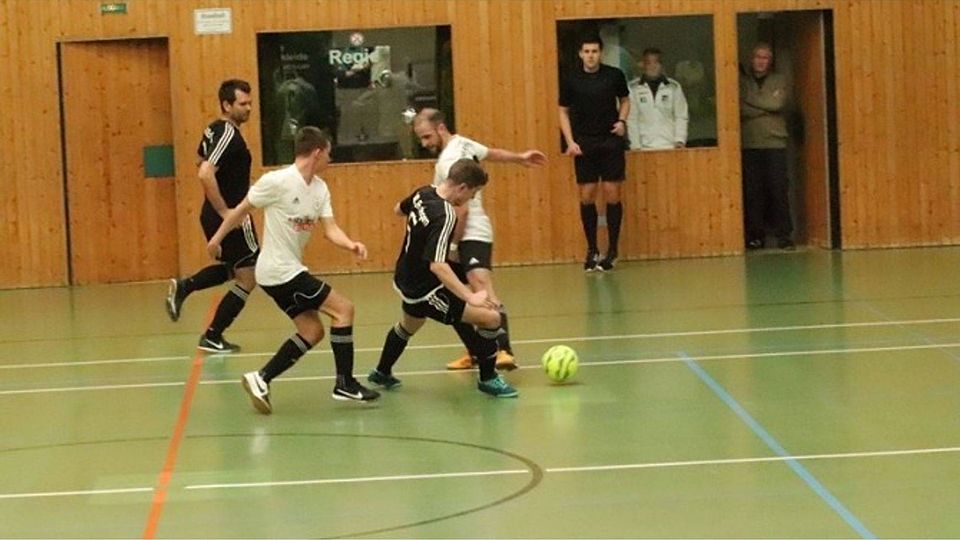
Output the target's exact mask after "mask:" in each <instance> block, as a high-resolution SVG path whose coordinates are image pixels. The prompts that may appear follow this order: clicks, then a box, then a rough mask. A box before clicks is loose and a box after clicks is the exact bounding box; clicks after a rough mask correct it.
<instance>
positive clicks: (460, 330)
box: [453, 322, 500, 381]
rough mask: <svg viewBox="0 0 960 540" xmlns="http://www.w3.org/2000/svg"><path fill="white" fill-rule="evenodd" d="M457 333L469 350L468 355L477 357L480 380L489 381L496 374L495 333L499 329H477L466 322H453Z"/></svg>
mask: <svg viewBox="0 0 960 540" xmlns="http://www.w3.org/2000/svg"><path fill="white" fill-rule="evenodd" d="M453 327H454V329H455V330H456V331H457V335H459V336H460V339H461V340H462V341H463V344H464V345H466V347H467V350H468V351H470V356H473V357H474V358H476V359H477V365H478V367H479V368H480V380H481V381H489V380H490V379H493V378H494V377H496V376H497V370H496V364H497V334H499V333H500V329H499V328H497V329H496V330H485V329H482V328H480V329H477V328H474V327H473V326H471V325H469V324H467V323H462V322H460V323H455V324H454V325H453Z"/></svg>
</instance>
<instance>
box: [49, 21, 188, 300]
mask: <svg viewBox="0 0 960 540" xmlns="http://www.w3.org/2000/svg"><path fill="white" fill-rule="evenodd" d="M61 77H62V78H61V80H62V88H63V92H62V99H63V112H64V124H63V130H64V133H63V134H64V146H65V152H64V154H65V161H66V165H65V167H66V183H67V198H68V202H67V209H68V212H69V227H70V232H69V242H70V264H71V270H72V281H73V283H77V284H82V283H112V282H124V281H143V280H150V279H157V278H163V277H169V276H172V275H175V274H176V273H177V271H178V259H177V257H178V255H177V221H176V219H177V215H176V197H175V195H176V193H175V186H174V179H173V177H172V172H171V173H170V174H171V176H168V177H150V178H148V177H147V171H146V170H145V159H146V158H145V149H147V148H148V147H150V149H151V150H156V149H158V148H159V149H161V150H163V149H164V148H167V147H168V146H169V145H171V143H172V141H173V132H172V127H171V105H170V68H169V60H168V53H167V41H166V40H165V39H137V40H122V41H101V42H84V43H64V44H63V45H62V46H61ZM161 154H162V152H161ZM160 174H165V173H160Z"/></svg>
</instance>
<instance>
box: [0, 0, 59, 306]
mask: <svg viewBox="0 0 960 540" xmlns="http://www.w3.org/2000/svg"><path fill="white" fill-rule="evenodd" d="M56 19H57V14H56V11H55V10H49V9H48V10H43V9H34V7H33V6H31V5H27V4H26V3H24V2H11V1H9V0H4V1H0V66H2V68H0V98H2V99H0V101H2V103H0V134H2V139H0V209H2V212H3V216H2V219H0V221H2V225H0V261H2V262H0V287H12V286H20V287H22V286H34V285H50V284H61V283H64V282H65V280H66V269H67V264H66V241H65V226H64V218H63V215H64V210H63V191H62V186H63V182H62V176H61V172H60V167H59V163H60V152H59V150H60V134H59V129H58V126H59V123H60V122H59V111H58V107H57V66H56V49H55V45H54V44H55V40H54V39H53V36H52V34H51V33H50V32H49V30H50V29H52V28H56V26H57V24H56Z"/></svg>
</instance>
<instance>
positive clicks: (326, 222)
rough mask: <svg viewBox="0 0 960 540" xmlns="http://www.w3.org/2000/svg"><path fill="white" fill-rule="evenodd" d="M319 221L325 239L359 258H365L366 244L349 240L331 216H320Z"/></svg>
mask: <svg viewBox="0 0 960 540" xmlns="http://www.w3.org/2000/svg"><path fill="white" fill-rule="evenodd" d="M320 223H321V224H323V235H324V236H326V237H327V240H329V241H330V242H331V243H332V244H333V245H335V246H337V247H340V248H343V249H345V250H347V251H350V252H353V253H354V254H356V256H357V257H358V258H360V259H366V258H367V246H365V245H363V244H362V243H360V242H354V241H353V240H351V239H350V237H349V236H347V233H345V232H343V229H341V228H340V226H339V225H337V222H336V220H335V219H333V218H332V217H330V218H320Z"/></svg>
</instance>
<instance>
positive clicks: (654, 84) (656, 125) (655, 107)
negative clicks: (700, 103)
mask: <svg viewBox="0 0 960 540" xmlns="http://www.w3.org/2000/svg"><path fill="white" fill-rule="evenodd" d="M661 56H662V53H661V52H660V49H654V48H650V49H646V50H644V51H643V56H642V59H641V67H642V68H643V74H642V75H641V76H640V77H637V78H636V79H634V80H632V81H630V83H629V85H628V88H629V90H630V115H629V117H627V135H628V136H629V138H630V149H631V150H663V149H668V148H683V147H684V146H686V144H687V124H688V123H689V121H690V113H689V110H688V108H687V98H686V97H684V95H683V88H681V87H680V83H678V82H677V81H676V80H674V79H671V78H670V77H667V76H666V75H664V73H663V65H662V64H661V63H660V57H661Z"/></svg>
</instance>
